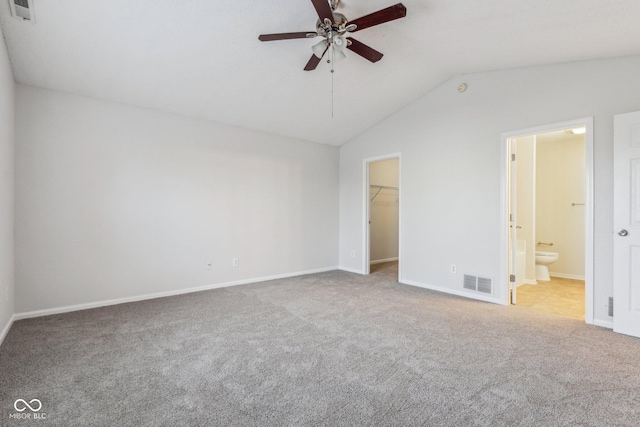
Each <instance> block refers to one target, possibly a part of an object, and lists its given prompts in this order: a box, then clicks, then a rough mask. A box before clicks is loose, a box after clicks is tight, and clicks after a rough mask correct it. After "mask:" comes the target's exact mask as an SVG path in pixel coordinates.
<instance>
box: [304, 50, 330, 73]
mask: <svg viewBox="0 0 640 427" xmlns="http://www.w3.org/2000/svg"><path fill="white" fill-rule="evenodd" d="M327 50H329V47H328V46H327V48H326V49H325V50H324V52H322V57H324V54H325V53H327ZM322 57H320V58H318V57H317V56H315V55H311V59H310V60H309V62H307V65H306V66H305V67H304V70H305V71H313V70H315V69H316V67H317V66H318V64H319V63H320V61H322Z"/></svg>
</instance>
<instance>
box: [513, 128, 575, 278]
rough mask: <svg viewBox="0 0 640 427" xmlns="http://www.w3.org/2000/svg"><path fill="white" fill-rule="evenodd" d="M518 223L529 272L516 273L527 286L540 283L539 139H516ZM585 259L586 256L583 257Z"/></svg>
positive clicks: (518, 235) (526, 266) (532, 137)
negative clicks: (538, 253)
mask: <svg viewBox="0 0 640 427" xmlns="http://www.w3.org/2000/svg"><path fill="white" fill-rule="evenodd" d="M516 146H517V148H516V151H517V155H516V193H517V194H516V201H517V204H516V211H517V213H516V222H517V226H519V227H522V228H519V229H517V230H516V234H517V238H518V239H520V240H524V241H525V242H526V244H525V252H526V256H525V271H518V272H516V275H517V276H520V277H518V278H519V279H521V278H522V277H521V276H522V275H524V280H525V282H526V283H536V256H535V251H536V241H535V240H536V224H535V212H536V181H535V179H536V174H535V164H536V146H535V137H534V136H526V137H521V138H517V139H516ZM583 258H584V254H583Z"/></svg>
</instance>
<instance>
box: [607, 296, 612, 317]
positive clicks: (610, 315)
mask: <svg viewBox="0 0 640 427" xmlns="http://www.w3.org/2000/svg"><path fill="white" fill-rule="evenodd" d="M607 314H608V315H609V317H613V297H609V305H608V306H607Z"/></svg>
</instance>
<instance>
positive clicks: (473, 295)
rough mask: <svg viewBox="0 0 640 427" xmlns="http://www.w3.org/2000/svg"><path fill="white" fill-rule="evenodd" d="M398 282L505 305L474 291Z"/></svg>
mask: <svg viewBox="0 0 640 427" xmlns="http://www.w3.org/2000/svg"><path fill="white" fill-rule="evenodd" d="M400 283H402V284H404V285H411V286H417V287H419V288H424V289H430V290H432V291H437V292H442V293H445V294H450V295H457V296H459V297H465V298H469V299H474V300H478V301H484V302H490V303H494V304H500V305H505V304H504V301H502V300H500V299H498V298H494V297H488V296H484V295H478V294H476V293H475V292H466V291H461V290H458V289H450V288H443V287H440V286H432V285H427V284H424V283H419V282H414V281H413V280H403V281H402V282H400Z"/></svg>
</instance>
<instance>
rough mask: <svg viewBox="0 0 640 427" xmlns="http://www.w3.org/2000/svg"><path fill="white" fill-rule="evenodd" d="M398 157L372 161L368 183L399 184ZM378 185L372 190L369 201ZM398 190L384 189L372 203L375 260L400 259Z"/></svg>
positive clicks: (371, 249)
mask: <svg viewBox="0 0 640 427" xmlns="http://www.w3.org/2000/svg"><path fill="white" fill-rule="evenodd" d="M399 163H400V162H399V161H398V159H389V160H382V161H380V162H373V163H371V164H370V166H369V184H371V185H384V186H387V187H398V184H399ZM376 192H378V188H371V189H370V198H369V199H370V200H371V198H372V197H373V196H374V195H375V194H376ZM398 206H399V205H398V190H391V189H382V190H381V191H380V192H379V193H378V195H377V196H376V198H375V199H374V200H373V201H372V202H371V208H370V211H369V219H370V220H371V227H370V229H369V233H370V234H369V239H370V253H369V257H370V260H371V262H372V263H375V262H376V261H378V262H383V261H392V260H396V259H398Z"/></svg>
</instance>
